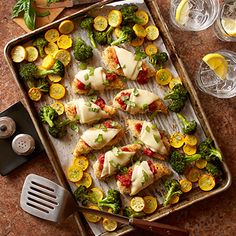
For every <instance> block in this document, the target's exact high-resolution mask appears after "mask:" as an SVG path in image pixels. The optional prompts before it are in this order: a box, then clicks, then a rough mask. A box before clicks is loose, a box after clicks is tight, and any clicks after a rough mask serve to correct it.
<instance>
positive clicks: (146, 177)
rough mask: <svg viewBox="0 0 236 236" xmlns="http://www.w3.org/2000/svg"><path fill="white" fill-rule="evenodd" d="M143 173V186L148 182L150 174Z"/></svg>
mask: <svg viewBox="0 0 236 236" xmlns="http://www.w3.org/2000/svg"><path fill="white" fill-rule="evenodd" d="M142 172H143V177H142V181H141V183H142V185H144V184H145V183H146V182H147V180H148V174H147V173H146V172H145V171H144V170H143V171H142Z"/></svg>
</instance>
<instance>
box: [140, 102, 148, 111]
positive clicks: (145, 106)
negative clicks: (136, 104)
mask: <svg viewBox="0 0 236 236" xmlns="http://www.w3.org/2000/svg"><path fill="white" fill-rule="evenodd" d="M148 107H149V106H148V104H146V103H145V104H143V107H142V109H143V110H144V111H146V110H147V109H148Z"/></svg>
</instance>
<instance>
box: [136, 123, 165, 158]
mask: <svg viewBox="0 0 236 236" xmlns="http://www.w3.org/2000/svg"><path fill="white" fill-rule="evenodd" d="M140 140H141V141H142V142H143V143H144V144H145V145H146V146H147V147H148V148H150V149H151V150H152V151H153V152H158V153H160V154H162V155H165V154H167V150H166V147H165V145H164V143H163V141H162V139H161V135H160V132H159V131H158V129H157V128H154V129H153V127H152V123H151V122H147V121H144V122H143V125H142V130H141V133H140Z"/></svg>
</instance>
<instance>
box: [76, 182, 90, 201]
mask: <svg viewBox="0 0 236 236" xmlns="http://www.w3.org/2000/svg"><path fill="white" fill-rule="evenodd" d="M74 195H75V198H76V200H77V201H79V202H80V203H81V204H82V205H87V204H88V202H90V196H89V190H88V189H87V188H86V187H85V186H84V185H80V186H79V187H78V188H77V189H76V190H75V191H74Z"/></svg>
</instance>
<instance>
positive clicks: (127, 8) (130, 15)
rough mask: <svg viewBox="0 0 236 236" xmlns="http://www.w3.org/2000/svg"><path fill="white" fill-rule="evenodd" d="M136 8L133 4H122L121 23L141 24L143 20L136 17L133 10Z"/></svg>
mask: <svg viewBox="0 0 236 236" xmlns="http://www.w3.org/2000/svg"><path fill="white" fill-rule="evenodd" d="M137 10H138V6H136V5H134V4H129V5H127V4H126V5H124V6H123V7H121V9H120V11H121V14H122V24H123V25H127V24H130V23H131V24H142V23H143V20H142V19H140V18H138V17H137V16H136V14H135V12H136V11H137Z"/></svg>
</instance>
